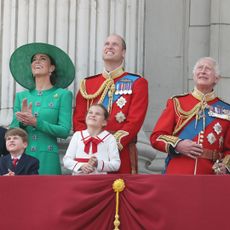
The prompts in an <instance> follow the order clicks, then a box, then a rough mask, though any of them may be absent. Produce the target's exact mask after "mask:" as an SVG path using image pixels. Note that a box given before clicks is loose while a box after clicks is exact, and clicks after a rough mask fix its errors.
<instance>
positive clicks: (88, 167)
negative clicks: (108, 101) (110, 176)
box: [63, 104, 120, 175]
mask: <svg viewBox="0 0 230 230" xmlns="http://www.w3.org/2000/svg"><path fill="white" fill-rule="evenodd" d="M108 117H109V114H108V111H107V110H106V109H105V108H104V106H103V105H101V104H94V105H91V106H90V108H89V110H88V112H87V115H86V125H87V129H86V130H82V131H77V132H75V133H74V135H73V137H72V139H71V141H70V144H69V146H68V148H67V151H66V154H65V156H64V158H63V162H64V167H65V168H67V169H69V170H71V171H72V174H73V175H76V174H106V173H107V172H114V171H118V170H119V167H120V157H119V152H118V147H117V143H116V139H115V137H114V136H113V135H112V134H110V133H109V132H108V131H106V130H103V127H105V126H106V124H107V120H108Z"/></svg>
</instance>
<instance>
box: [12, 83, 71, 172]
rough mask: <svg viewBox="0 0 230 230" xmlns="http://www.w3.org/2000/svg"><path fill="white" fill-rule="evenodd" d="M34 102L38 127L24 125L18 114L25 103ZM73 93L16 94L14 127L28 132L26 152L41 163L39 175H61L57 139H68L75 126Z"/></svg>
mask: <svg viewBox="0 0 230 230" xmlns="http://www.w3.org/2000/svg"><path fill="white" fill-rule="evenodd" d="M24 98H27V100H28V105H29V104H30V103H32V113H33V115H34V116H35V117H36V118H37V126H36V127H33V126H24V125H23V124H22V123H21V122H19V121H18V120H17V118H16V116H15V113H16V112H18V111H21V106H22V100H23V99H24ZM71 119H72V92H70V91H69V90H66V89H62V88H56V87H53V88H51V89H49V90H43V91H37V90H35V89H33V90H26V91H23V92H19V93H17V94H16V99H15V103H14V115H13V121H12V123H11V125H10V126H11V127H21V128H23V129H25V130H26V131H27V133H28V136H29V144H28V147H27V148H26V153H27V154H29V155H31V156H34V157H36V158H37V159H38V160H39V161H40V169H39V174H43V175H51V174H53V175H58V174H61V165H60V160H59V154H58V144H57V138H58V137H59V138H67V137H68V135H69V133H70V129H71V126H72V123H71Z"/></svg>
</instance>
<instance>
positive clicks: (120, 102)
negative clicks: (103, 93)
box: [116, 96, 127, 109]
mask: <svg viewBox="0 0 230 230" xmlns="http://www.w3.org/2000/svg"><path fill="white" fill-rule="evenodd" d="M126 102H127V101H126V99H125V98H124V97H122V96H121V97H120V98H119V99H118V100H117V101H116V103H117V106H118V107H119V108H120V109H122V108H123V107H124V106H125V104H126Z"/></svg>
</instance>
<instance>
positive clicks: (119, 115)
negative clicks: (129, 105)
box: [115, 111, 126, 123]
mask: <svg viewBox="0 0 230 230" xmlns="http://www.w3.org/2000/svg"><path fill="white" fill-rule="evenodd" d="M115 118H116V120H117V121H118V123H121V122H123V121H124V120H125V119H126V117H125V114H124V113H122V112H121V111H120V112H119V113H117V114H116V115H115Z"/></svg>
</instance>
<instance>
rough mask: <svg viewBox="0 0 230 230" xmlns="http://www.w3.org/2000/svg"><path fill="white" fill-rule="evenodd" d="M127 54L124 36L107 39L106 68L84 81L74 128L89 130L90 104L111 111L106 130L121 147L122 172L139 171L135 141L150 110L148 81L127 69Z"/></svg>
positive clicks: (115, 35) (78, 94) (74, 118)
mask: <svg viewBox="0 0 230 230" xmlns="http://www.w3.org/2000/svg"><path fill="white" fill-rule="evenodd" d="M125 53H126V44H125V41H124V39H123V38H122V37H121V36H119V35H117V34H112V35H110V36H109V37H108V38H107V39H106V41H105V44H104V48H103V60H104V70H103V72H102V73H101V74H98V75H95V76H91V77H87V78H85V79H84V80H83V81H82V82H81V85H80V89H79V92H78V93H77V96H76V107H75V110H74V115H73V128H74V131H77V130H83V129H85V128H86V125H85V115H86V111H87V109H88V108H89V105H91V104H93V103H102V104H103V105H104V106H105V107H106V108H107V109H108V111H109V113H110V118H109V120H108V124H107V126H106V127H105V129H106V130H108V131H110V132H111V133H113V135H114V136H115V138H116V140H117V144H118V148H119V150H120V159H121V166H120V170H119V173H137V151H136V147H135V141H136V137H137V133H138V131H139V130H140V128H141V126H142V124H143V122H144V118H145V114H146V111H147V106H148V83H147V81H146V80H145V79H144V78H143V77H141V76H139V75H136V74H131V73H128V72H125V71H124V69H123V64H124V58H125Z"/></svg>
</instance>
